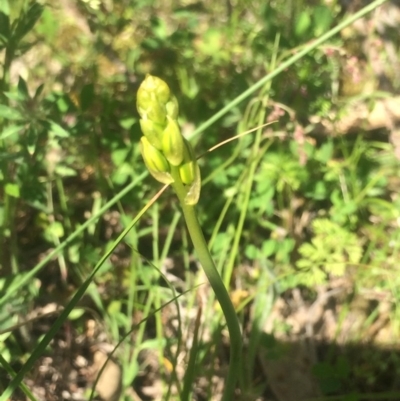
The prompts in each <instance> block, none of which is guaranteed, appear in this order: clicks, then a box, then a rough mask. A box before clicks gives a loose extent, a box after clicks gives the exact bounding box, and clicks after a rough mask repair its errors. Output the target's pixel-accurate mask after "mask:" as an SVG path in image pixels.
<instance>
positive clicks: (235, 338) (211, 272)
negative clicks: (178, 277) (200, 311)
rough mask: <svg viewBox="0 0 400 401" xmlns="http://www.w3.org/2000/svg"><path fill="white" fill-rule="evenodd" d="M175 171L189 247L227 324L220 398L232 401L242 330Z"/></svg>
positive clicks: (238, 366) (239, 364) (238, 370)
mask: <svg viewBox="0 0 400 401" xmlns="http://www.w3.org/2000/svg"><path fill="white" fill-rule="evenodd" d="M178 174H179V173H177V171H176V172H174V171H173V172H172V176H173V177H174V178H175V182H174V184H172V185H173V187H174V190H175V192H176V193H177V195H178V198H179V201H180V203H181V207H182V211H183V215H184V217H185V220H186V225H187V227H188V230H189V234H190V237H191V239H192V242H193V246H194V248H195V250H196V253H197V257H198V258H199V260H200V263H201V265H202V267H203V269H204V272H205V273H206V276H207V278H208V280H209V282H210V284H211V287H212V289H213V291H214V293H215V296H216V298H217V300H218V302H219V304H220V305H221V309H222V312H223V314H224V316H225V320H226V324H227V326H228V331H229V336H230V362H229V370H228V376H227V378H226V381H225V386H224V393H223V396H222V401H232V400H233V399H234V392H235V387H236V382H237V378H238V374H239V372H240V370H241V354H242V333H241V330H240V326H239V320H238V318H237V316H236V311H235V308H234V306H233V304H232V301H231V299H230V297H229V294H228V291H227V289H226V288H225V285H224V283H223V281H222V278H221V276H220V275H219V273H218V270H217V268H216V267H215V264H214V261H213V259H212V257H211V254H210V251H209V249H208V247H207V242H206V240H205V238H204V235H203V231H202V229H201V226H200V223H199V221H198V219H197V214H196V210H195V207H194V206H190V205H187V204H186V203H185V195H186V189H185V188H184V187H183V185H182V184H181V183H180V179H179V178H178Z"/></svg>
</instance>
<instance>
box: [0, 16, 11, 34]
mask: <svg viewBox="0 0 400 401" xmlns="http://www.w3.org/2000/svg"><path fill="white" fill-rule="evenodd" d="M0 36H1V37H2V38H4V39H2V41H6V40H7V39H8V38H9V37H10V18H9V17H8V15H6V14H5V13H4V12H3V11H0Z"/></svg>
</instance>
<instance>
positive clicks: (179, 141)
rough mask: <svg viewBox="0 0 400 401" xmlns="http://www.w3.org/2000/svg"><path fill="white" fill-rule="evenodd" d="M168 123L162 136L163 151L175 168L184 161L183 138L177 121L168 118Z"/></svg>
mask: <svg viewBox="0 0 400 401" xmlns="http://www.w3.org/2000/svg"><path fill="white" fill-rule="evenodd" d="M167 119H168V123H167V127H166V128H165V130H164V132H163V134H162V142H161V144H162V151H163V153H164V156H165V157H166V158H167V160H168V161H169V162H170V163H171V164H172V165H173V166H179V165H180V164H181V163H182V161H183V156H184V152H183V150H184V147H185V144H184V142H183V136H182V134H181V131H180V129H179V126H178V124H177V122H176V121H175V120H172V119H171V118H169V117H167Z"/></svg>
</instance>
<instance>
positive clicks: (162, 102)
mask: <svg viewBox="0 0 400 401" xmlns="http://www.w3.org/2000/svg"><path fill="white" fill-rule="evenodd" d="M171 97H172V95H171V91H170V89H169V87H168V85H167V84H166V83H165V82H164V81H163V80H162V79H160V78H158V77H154V76H152V75H149V74H147V76H146V78H145V80H144V81H143V82H142V84H141V85H140V87H139V89H138V92H137V100H136V106H137V109H138V112H139V114H140V117H141V118H142V119H144V120H147V119H149V120H152V121H153V122H155V123H157V124H165V118H166V115H167V109H166V105H167V103H169V102H170V101H171V100H172V99H171Z"/></svg>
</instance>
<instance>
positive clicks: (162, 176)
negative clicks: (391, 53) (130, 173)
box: [140, 136, 174, 184]
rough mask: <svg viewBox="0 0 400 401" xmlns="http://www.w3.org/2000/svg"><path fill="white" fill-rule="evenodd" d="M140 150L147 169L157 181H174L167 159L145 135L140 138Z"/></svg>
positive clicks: (164, 182) (166, 182) (168, 182)
mask: <svg viewBox="0 0 400 401" xmlns="http://www.w3.org/2000/svg"><path fill="white" fill-rule="evenodd" d="M140 151H141V153H142V157H143V160H144V162H145V164H146V166H147V169H148V170H149V172H150V174H151V175H152V176H153V177H154V178H155V179H156V180H157V181H159V182H162V183H163V184H171V183H172V182H174V180H173V178H172V176H171V174H170V166H169V164H168V161H167V159H166V158H165V157H164V155H163V154H162V153H161V152H160V151H159V150H158V149H157V148H155V147H154V146H153V145H152V144H151V143H150V142H149V141H148V139H147V138H146V137H145V136H142V138H141V139H140Z"/></svg>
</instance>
